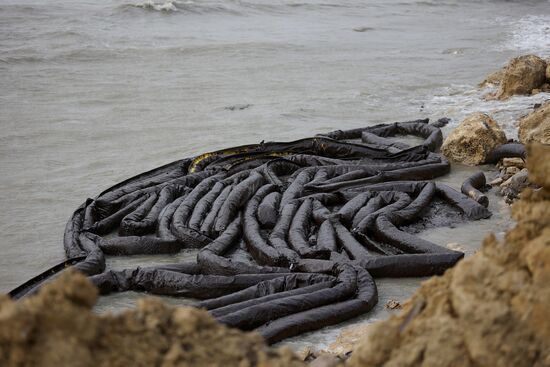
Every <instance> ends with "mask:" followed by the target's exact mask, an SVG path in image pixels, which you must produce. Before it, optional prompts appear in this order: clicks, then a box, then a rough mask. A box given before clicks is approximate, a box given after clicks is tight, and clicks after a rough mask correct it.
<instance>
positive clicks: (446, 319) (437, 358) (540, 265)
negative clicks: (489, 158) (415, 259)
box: [349, 145, 550, 367]
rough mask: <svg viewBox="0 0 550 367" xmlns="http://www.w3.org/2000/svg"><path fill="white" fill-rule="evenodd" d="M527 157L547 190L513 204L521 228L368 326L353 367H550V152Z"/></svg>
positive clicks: (535, 149) (534, 151) (542, 149)
mask: <svg viewBox="0 0 550 367" xmlns="http://www.w3.org/2000/svg"><path fill="white" fill-rule="evenodd" d="M529 157H530V158H529V159H528V162H527V164H528V169H529V172H530V176H529V178H530V180H531V181H532V182H535V183H537V184H539V185H541V186H543V188H542V189H540V190H538V191H534V190H532V189H526V190H525V191H524V192H523V193H522V194H521V199H520V200H519V201H518V202H516V203H515V204H514V206H513V207H512V208H513V209H512V212H513V216H514V218H515V219H516V220H517V221H518V225H517V226H516V227H515V228H514V229H512V230H510V231H509V232H508V233H507V234H506V237H505V239H504V240H501V241H499V240H497V239H496V238H495V236H493V235H489V236H488V237H487V238H486V239H485V241H484V243H483V246H482V248H481V250H480V252H479V253H477V254H475V255H474V256H472V257H470V258H468V259H466V260H463V261H462V262H460V263H459V264H458V265H457V266H455V267H454V268H453V269H451V270H449V271H447V272H446V273H445V275H444V276H442V277H435V278H432V279H430V280H428V281H427V282H425V283H424V284H423V285H422V287H421V289H420V290H419V291H418V292H417V293H416V294H415V296H413V297H412V299H411V300H410V301H409V302H408V303H407V305H406V306H405V307H404V310H403V312H401V313H400V314H399V315H398V316H395V317H392V318H390V319H389V320H387V321H384V322H381V323H378V324H376V325H374V326H373V327H372V328H369V329H368V330H369V331H368V335H367V336H366V338H365V339H364V340H363V341H361V342H360V344H359V346H358V348H357V350H356V351H355V352H354V353H353V355H352V357H351V358H350V361H349V362H350V363H349V364H350V365H351V366H515V367H518V366H550V312H548V311H549V310H550V147H549V146H542V145H538V146H532V147H531V148H530V151H529Z"/></svg>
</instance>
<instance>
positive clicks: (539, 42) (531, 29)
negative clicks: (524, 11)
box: [496, 15, 550, 56]
mask: <svg viewBox="0 0 550 367" xmlns="http://www.w3.org/2000/svg"><path fill="white" fill-rule="evenodd" d="M511 24H512V29H511V31H510V35H509V37H508V38H507V39H506V41H505V42H504V43H503V44H500V45H498V46H497V47H496V48H497V50H514V51H522V52H525V51H528V52H537V53H543V55H542V56H546V55H547V54H549V53H550V16H547V15H528V16H525V17H523V18H520V19H519V20H516V21H513V22H512V23H511Z"/></svg>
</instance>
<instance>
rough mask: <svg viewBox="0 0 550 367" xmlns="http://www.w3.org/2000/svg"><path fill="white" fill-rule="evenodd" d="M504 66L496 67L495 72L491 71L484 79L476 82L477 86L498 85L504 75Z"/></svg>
mask: <svg viewBox="0 0 550 367" xmlns="http://www.w3.org/2000/svg"><path fill="white" fill-rule="evenodd" d="M505 70H506V68H505V67H504V68H502V69H498V70H497V71H495V72H492V73H491V74H489V75H487V77H486V78H485V80H483V81H482V82H481V83H479V84H478V87H480V88H485V87H487V86H491V85H492V86H499V85H500V82H501V80H502V77H503V76H504V71H505Z"/></svg>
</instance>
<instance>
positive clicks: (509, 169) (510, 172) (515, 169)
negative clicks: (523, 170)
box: [506, 166, 520, 176]
mask: <svg viewBox="0 0 550 367" xmlns="http://www.w3.org/2000/svg"><path fill="white" fill-rule="evenodd" d="M519 171H520V169H519V168H518V167H513V166H512V167H506V174H507V175H511V176H513V175H515V174H516V173H518V172H519Z"/></svg>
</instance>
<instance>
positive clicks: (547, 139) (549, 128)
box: [518, 100, 550, 144]
mask: <svg viewBox="0 0 550 367" xmlns="http://www.w3.org/2000/svg"><path fill="white" fill-rule="evenodd" d="M518 135H519V140H520V141H521V142H522V143H523V144H527V143H530V142H533V141H535V142H538V143H542V144H550V100H549V101H546V102H545V103H544V104H543V105H542V106H540V107H539V108H537V109H536V110H534V111H533V112H531V113H530V114H528V115H527V116H525V117H523V118H522V119H520V120H519V131H518Z"/></svg>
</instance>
